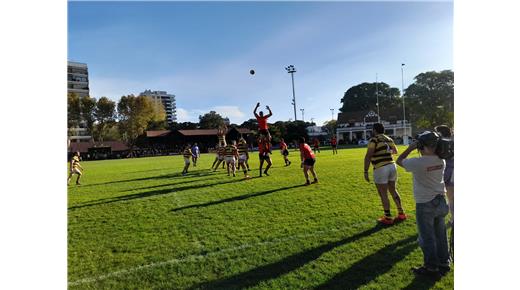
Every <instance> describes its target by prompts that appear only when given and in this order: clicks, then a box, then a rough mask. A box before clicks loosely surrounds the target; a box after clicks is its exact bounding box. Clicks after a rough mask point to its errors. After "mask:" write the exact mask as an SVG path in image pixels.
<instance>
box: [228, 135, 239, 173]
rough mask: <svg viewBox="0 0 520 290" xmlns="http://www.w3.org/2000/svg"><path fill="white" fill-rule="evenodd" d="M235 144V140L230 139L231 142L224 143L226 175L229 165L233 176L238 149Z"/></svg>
mask: <svg viewBox="0 0 520 290" xmlns="http://www.w3.org/2000/svg"><path fill="white" fill-rule="evenodd" d="M235 145H236V141H235V140H233V141H231V144H228V145H226V147H225V152H226V153H225V154H226V158H225V160H226V165H227V175H228V176H229V167H230V166H231V171H232V173H233V177H235V176H236V175H235V172H236V160H237V159H238V150H237V147H236V146H235Z"/></svg>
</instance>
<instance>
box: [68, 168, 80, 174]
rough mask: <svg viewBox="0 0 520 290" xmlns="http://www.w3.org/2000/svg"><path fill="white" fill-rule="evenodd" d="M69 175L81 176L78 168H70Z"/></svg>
mask: <svg viewBox="0 0 520 290" xmlns="http://www.w3.org/2000/svg"><path fill="white" fill-rule="evenodd" d="M70 174H79V175H81V171H80V170H79V169H78V168H72V170H71V171H70Z"/></svg>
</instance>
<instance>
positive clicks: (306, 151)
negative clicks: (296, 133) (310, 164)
mask: <svg viewBox="0 0 520 290" xmlns="http://www.w3.org/2000/svg"><path fill="white" fill-rule="evenodd" d="M300 152H301V153H302V154H303V158H304V159H314V153H312V149H311V146H309V145H307V144H306V143H303V144H300Z"/></svg>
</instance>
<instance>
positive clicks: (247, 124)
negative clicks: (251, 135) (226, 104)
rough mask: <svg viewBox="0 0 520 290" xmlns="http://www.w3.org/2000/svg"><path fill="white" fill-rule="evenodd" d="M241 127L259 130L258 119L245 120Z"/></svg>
mask: <svg viewBox="0 0 520 290" xmlns="http://www.w3.org/2000/svg"><path fill="white" fill-rule="evenodd" d="M240 127H241V128H247V129H249V130H257V129H258V121H257V120H256V119H249V120H247V121H244V122H243V123H242V124H241V125H240Z"/></svg>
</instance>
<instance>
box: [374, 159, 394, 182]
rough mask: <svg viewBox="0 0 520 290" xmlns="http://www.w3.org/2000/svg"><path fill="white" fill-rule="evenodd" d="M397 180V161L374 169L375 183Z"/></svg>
mask: <svg viewBox="0 0 520 290" xmlns="http://www.w3.org/2000/svg"><path fill="white" fill-rule="evenodd" d="M396 180H397V167H396V166H395V163H391V164H387V165H385V166H383V167H379V168H377V169H374V183H375V184H387V183H388V182H389V181H396Z"/></svg>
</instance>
